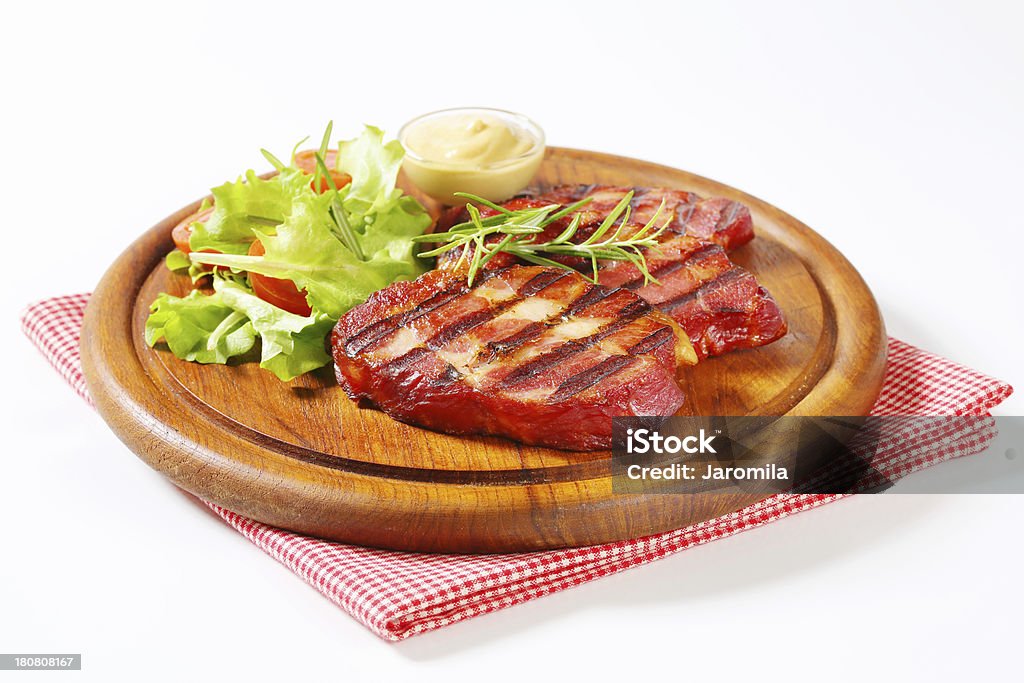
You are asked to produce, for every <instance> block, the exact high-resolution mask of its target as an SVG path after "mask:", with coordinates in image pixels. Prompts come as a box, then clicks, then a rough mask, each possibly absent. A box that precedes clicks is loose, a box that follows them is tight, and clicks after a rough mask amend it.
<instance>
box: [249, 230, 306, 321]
mask: <svg viewBox="0 0 1024 683" xmlns="http://www.w3.org/2000/svg"><path fill="white" fill-rule="evenodd" d="M264 253H266V250H265V249H264V248H263V244H262V243H261V242H260V241H259V240H256V241H255V242H253V243H252V246H250V247H249V255H250V256H262V255H263V254H264ZM249 283H250V284H251V285H252V291H254V292H256V296H258V297H259V298H261V299H263V300H264V301H266V302H267V303H269V304H274V305H275V306H277V307H278V308H283V309H284V310H286V311H288V312H289V313H295V314H296V315H309V314H310V313H312V312H313V309H312V308H310V307H309V304H308V303H306V290H302V291H301V292H300V291H299V288H298V287H296V286H295V283H294V282H292V281H291V280H280V279H278V278H276V277H267V276H266V275H259V274H257V273H249Z"/></svg>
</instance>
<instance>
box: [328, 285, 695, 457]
mask: <svg viewBox="0 0 1024 683" xmlns="http://www.w3.org/2000/svg"><path fill="white" fill-rule="evenodd" d="M331 345H332V349H333V354H334V361H335V366H336V370H337V375H338V381H339V383H340V384H341V386H342V387H343V388H344V389H345V391H346V392H347V393H348V395H349V396H350V397H351V398H352V399H354V400H360V401H364V402H367V401H368V402H370V403H372V404H374V405H376V406H377V407H378V408H380V409H381V410H383V411H384V412H385V413H387V414H388V415H390V416H391V417H393V418H395V419H397V420H401V421H403V422H409V423H413V424H417V425H421V426H424V427H427V428H430V429H435V430H437V431H442V432H448V433H452V434H490V435H495V436H504V437H508V438H510V439H514V440H516V441H520V442H523V443H527V444H534V445H538V446H549V447H554V448H562V449H568V450H595V449H603V448H610V447H611V440H612V418H613V417H618V416H660V415H672V414H673V413H675V412H676V411H677V410H678V409H679V407H680V406H681V405H682V403H683V393H682V391H681V390H680V388H679V386H678V384H677V383H676V372H677V369H678V368H679V366H680V365H683V364H693V363H695V362H696V360H697V357H696V354H695V353H694V350H693V347H692V346H691V345H690V343H689V341H688V340H687V337H686V335H685V333H683V331H682V330H681V329H680V328H679V326H678V325H677V324H676V323H675V322H674V321H673V320H672V319H671V318H670V317H668V316H666V315H664V314H663V313H660V312H658V311H656V310H654V309H653V308H652V307H651V305H650V304H649V303H647V302H646V301H644V300H643V299H642V298H640V297H638V296H636V295H635V294H633V293H632V292H630V291H628V290H625V289H610V288H607V287H602V286H595V285H592V284H590V283H588V282H587V281H586V280H585V279H584V278H583V277H581V276H580V275H579V274H577V273H575V272H572V271H563V270H558V269H553V268H542V267H536V266H518V265H517V266H511V267H508V268H504V269H492V270H488V271H486V272H484V273H482V274H481V275H480V276H479V277H478V280H477V282H475V283H474V285H473V286H472V287H470V286H468V285H467V284H466V277H465V275H463V274H461V273H455V272H451V271H445V270H434V271H431V272H429V273H427V274H425V275H423V276H421V277H420V278H419V279H417V280H415V281H413V282H396V283H394V284H392V285H390V286H388V287H386V288H384V289H382V290H380V291H379V292H376V293H375V294H373V295H371V296H370V298H369V299H368V300H367V301H366V303H364V304H361V305H359V306H357V307H355V308H353V309H352V310H350V311H349V312H348V313H346V314H345V316H344V317H342V318H341V320H339V321H338V324H337V326H336V327H335V328H334V333H333V336H332V342H331Z"/></svg>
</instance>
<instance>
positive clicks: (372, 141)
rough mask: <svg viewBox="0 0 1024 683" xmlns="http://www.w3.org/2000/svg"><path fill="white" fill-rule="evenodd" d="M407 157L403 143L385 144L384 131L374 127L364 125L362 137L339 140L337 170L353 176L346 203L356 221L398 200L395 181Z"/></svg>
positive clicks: (393, 141)
mask: <svg viewBox="0 0 1024 683" xmlns="http://www.w3.org/2000/svg"><path fill="white" fill-rule="evenodd" d="M404 156H405V150H404V149H402V143H400V142H399V141H398V140H392V141H391V142H388V143H387V144H385V143H384V131H382V130H381V129H380V128H376V127H374V126H365V127H364V129H363V133H362V134H361V135H360V136H359V137H357V138H354V139H352V140H343V141H341V142H339V143H338V156H337V166H338V170H340V171H342V172H344V173H348V174H349V175H350V176H352V182H351V183H350V184H349V185H348V186H347V188H346V189H347V192H346V196H345V199H344V205H345V208H346V209H348V211H349V212H350V213H352V214H354V215H355V216H356V217H357V222H362V219H363V218H364V217H365V216H367V215H368V214H370V213H373V212H379V211H383V210H386V209H387V208H388V205H389V204H390V203H392V202H393V201H394V200H396V199H397V196H396V193H395V183H396V182H397V180H398V170H399V169H400V168H401V167H402V158H403V157H404ZM397 194H401V193H397ZM353 225H355V223H353Z"/></svg>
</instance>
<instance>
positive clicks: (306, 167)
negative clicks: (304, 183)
mask: <svg viewBox="0 0 1024 683" xmlns="http://www.w3.org/2000/svg"><path fill="white" fill-rule="evenodd" d="M337 158H338V150H336V149H331V150H328V151H327V154H325V155H324V166H326V167H327V172H328V173H330V175H331V180H333V181H334V187H335V188H342V187H345V186H346V185H348V184H349V183H351V182H352V176H350V175H349V174H348V173H341V172H339V171H335V170H334V160H335V159H337ZM295 167H296V168H300V169H302V170H303V171H305V172H306V173H308V174H309V175H313V174H315V173H316V150H312V149H307V150H304V151H302V152H299V153H298V154H296V155H295ZM313 182H314V181H312V180H311V181H310V182H309V186H310V187H312V188H313V189H314V190H316V191H317V192H318V193H320V194H323V193H324V192H327V190H328V189H329V188H330V187H331V186H330V185H328V184H327V179H326V178H321V179H320V188H319V189H317V188H316V187H315V186H314V184H313Z"/></svg>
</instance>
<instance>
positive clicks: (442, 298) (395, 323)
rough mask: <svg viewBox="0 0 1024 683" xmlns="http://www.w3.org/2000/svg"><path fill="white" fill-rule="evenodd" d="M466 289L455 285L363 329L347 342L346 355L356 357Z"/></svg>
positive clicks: (459, 283) (455, 297)
mask: <svg viewBox="0 0 1024 683" xmlns="http://www.w3.org/2000/svg"><path fill="white" fill-rule="evenodd" d="M463 290H464V287H463V286H462V283H461V282H457V283H455V284H454V285H453V286H452V287H449V288H448V289H446V290H444V291H442V292H438V293H437V294H435V295H434V296H432V297H430V298H429V299H427V300H425V301H423V302H421V303H420V304H419V305H417V306H414V307H413V308H411V309H409V310H407V311H402V312H401V313H396V314H394V315H391V316H388V317H387V318H383V319H381V320H378V321H377V322H375V323H373V324H372V325H367V326H366V327H364V328H363V329H361V330H359V331H358V332H356V333H355V334H354V335H352V336H351V337H349V338H348V339H346V340H345V353H346V354H348V355H349V356H356V355H359V354H360V353H362V352H363V351H365V350H366V349H368V348H369V347H371V346H373V345H374V344H375V343H377V342H379V341H380V340H382V339H384V338H385V337H387V336H388V335H390V334H391V333H393V332H394V331H395V330H397V329H398V328H400V327H402V326H403V325H406V324H408V323H410V322H412V321H413V320H415V319H416V318H419V317H421V316H424V315H426V314H427V313H430V312H431V311H433V310H435V309H438V308H440V307H441V306H444V305H445V304H447V303H449V302H451V301H454V300H455V299H457V298H458V297H460V296H461V295H462V294H463Z"/></svg>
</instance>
